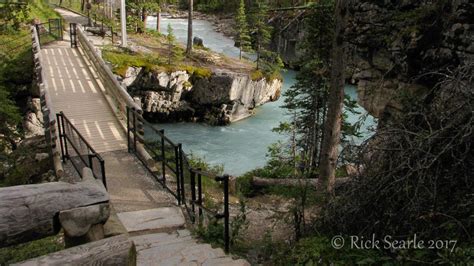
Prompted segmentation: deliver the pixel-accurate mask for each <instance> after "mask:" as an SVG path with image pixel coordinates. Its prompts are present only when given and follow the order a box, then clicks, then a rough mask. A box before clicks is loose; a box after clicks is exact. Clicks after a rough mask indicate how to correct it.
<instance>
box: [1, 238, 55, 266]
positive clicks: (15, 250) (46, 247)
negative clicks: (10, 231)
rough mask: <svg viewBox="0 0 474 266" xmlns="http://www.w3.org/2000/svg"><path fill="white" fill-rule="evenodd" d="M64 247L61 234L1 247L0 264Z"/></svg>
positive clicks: (44, 253)
mask: <svg viewBox="0 0 474 266" xmlns="http://www.w3.org/2000/svg"><path fill="white" fill-rule="evenodd" d="M62 249H64V243H62V240H61V238H60V236H52V237H47V238H43V239H40V240H36V241H31V242H28V243H25V244H19V245H16V246H11V247H7V248H1V249H0V265H9V264H12V263H17V262H20V261H24V260H28V259H32V258H35V257H39V256H43V255H46V254H49V253H53V252H56V251H60V250H62Z"/></svg>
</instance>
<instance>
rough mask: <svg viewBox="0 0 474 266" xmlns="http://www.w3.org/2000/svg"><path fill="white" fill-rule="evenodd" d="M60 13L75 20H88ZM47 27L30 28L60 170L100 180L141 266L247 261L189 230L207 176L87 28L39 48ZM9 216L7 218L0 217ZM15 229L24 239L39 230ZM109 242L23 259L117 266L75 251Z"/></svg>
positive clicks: (47, 124) (226, 210)
mask: <svg viewBox="0 0 474 266" xmlns="http://www.w3.org/2000/svg"><path fill="white" fill-rule="evenodd" d="M59 11H60V13H62V15H64V16H65V17H66V18H71V17H72V18H74V19H75V20H76V21H75V22H77V20H81V19H83V20H84V18H83V17H81V16H79V15H76V14H73V13H71V12H68V11H65V10H59ZM85 22H87V20H85ZM45 31H46V32H47V31H48V29H46V30H45V29H42V28H40V27H32V39H33V52H34V60H35V67H36V79H37V83H38V87H39V90H40V93H41V95H42V108H43V114H44V115H45V119H44V120H45V131H46V138H47V140H48V142H49V145H50V148H51V157H52V158H53V162H54V168H55V172H56V174H57V175H58V176H64V175H65V171H64V169H65V167H66V165H69V166H71V165H72V166H73V167H74V168H76V170H77V172H78V173H79V174H83V173H84V170H83V169H84V168H86V169H89V168H90V169H91V170H92V171H90V173H91V174H92V175H93V176H94V177H95V178H96V179H99V180H101V181H102V182H103V184H104V185H105V187H106V188H107V194H108V195H109V197H110V204H111V205H112V207H113V208H112V209H113V210H115V213H116V215H115V214H114V211H112V214H111V217H112V216H115V217H117V218H118V219H117V221H116V222H117V223H118V224H121V225H122V226H123V228H125V231H126V232H125V235H123V236H121V237H122V238H127V239H128V241H132V242H133V243H134V244H135V245H134V246H135V247H136V251H137V257H136V262H137V264H139V265H182V264H186V265H247V264H248V263H247V262H246V261H244V260H234V259H232V258H231V257H230V256H228V255H227V254H225V253H224V252H223V251H222V250H221V249H216V248H213V247H211V246H210V245H208V244H202V243H198V241H197V240H196V239H194V237H192V236H191V234H190V232H189V231H187V230H186V224H187V222H186V221H188V222H189V223H193V222H195V221H196V220H198V219H197V218H199V220H202V219H201V216H202V215H203V214H202V212H203V211H204V212H205V211H206V209H205V208H204V206H203V203H202V194H203V191H202V187H201V176H202V175H204V174H206V175H207V173H203V172H200V171H199V170H197V169H193V168H192V167H190V165H189V163H188V161H187V157H186V156H185V154H184V153H183V152H182V148H181V145H180V144H178V145H175V144H174V143H172V141H171V140H169V139H168V138H167V137H165V136H164V132H163V131H161V130H157V129H155V128H154V127H153V126H151V125H150V124H148V123H147V122H146V121H145V120H144V119H143V118H142V117H141V114H142V110H141V107H140V104H139V103H137V102H135V101H134V100H133V99H132V97H131V96H130V95H129V94H128V93H127V90H126V88H124V87H123V86H122V85H121V84H120V83H119V82H118V81H117V79H116V77H115V76H114V75H113V74H112V72H111V70H110V69H109V67H108V66H107V65H106V63H105V62H104V61H103V60H102V58H101V53H100V50H99V49H98V48H97V47H96V46H94V44H93V42H92V41H91V38H90V36H87V34H86V33H85V32H84V30H83V29H82V28H81V26H80V25H78V24H71V25H70V31H69V32H66V33H65V34H64V35H65V40H62V35H63V34H62V32H61V34H57V36H59V38H58V40H56V41H53V42H51V43H48V44H43V45H42V44H40V38H41V36H42V34H43V33H44V32H45ZM49 31H50V30H49ZM57 36H56V37H57ZM145 127H149V128H147V131H151V132H152V133H154V135H153V136H154V139H155V140H154V141H151V144H150V142H149V141H146V140H145V138H144V133H143V132H144V128H145ZM196 178H197V179H196ZM215 179H216V180H217V181H222V182H223V183H224V192H223V193H224V205H223V212H219V211H218V212H216V213H213V215H214V216H215V217H217V218H222V219H223V220H224V225H225V226H224V228H225V230H224V232H223V239H224V242H225V243H226V245H225V250H226V251H228V249H229V245H228V243H229V207H228V206H229V204H228V177H227V176H224V177H215ZM196 188H198V191H196ZM1 196H2V193H0V197H1ZM102 203H103V199H102ZM102 203H101V204H102ZM51 204H55V203H54V202H51ZM2 207H3V206H2V205H1V203H0V209H2ZM30 208H32V207H30ZM182 210H185V211H184V212H183V211H182ZM210 212H211V213H212V211H210ZM43 218H44V217H43ZM2 219H7V220H8V219H9V218H8V217H6V218H5V217H3V216H1V215H0V220H2ZM51 219H52V218H51ZM55 219H56V218H55ZM110 219H111V218H110ZM110 219H109V220H110ZM106 225H107V224H106ZM17 230H20V231H19V232H15V234H17V235H21V234H28V233H29V234H31V232H32V231H34V230H33V229H30V231H28V232H22V231H21V229H17ZM0 237H1V235H0ZM106 240H107V239H104V241H106ZM104 243H106V242H100V241H98V242H97V243H95V242H93V243H90V244H86V245H84V246H85V247H78V249H74V248H73V249H66V250H64V251H61V252H59V253H56V254H52V255H51V256H44V257H41V258H39V259H33V260H31V261H28V262H26V263H25V265H30V264H31V265H33V264H34V265H38V264H57V265H61V264H62V263H64V262H67V263H72V264H74V263H84V262H85V261H86V260H87V259H88V260H89V262H91V261H90V260H91V256H92V257H93V258H94V259H97V261H99V264H102V263H105V264H108V263H111V262H113V264H114V265H115V264H116V262H117V260H113V259H112V260H110V259H111V257H108V256H105V255H104V256H102V257H101V256H98V258H96V257H94V256H95V255H94V256H93V255H91V256H87V255H80V254H79V255H78V253H80V252H85V254H87V252H89V251H90V252H92V253H93V252H96V253H97V252H98V251H97V250H101V251H103V252H106V251H104V250H106V249H107V245H105V244H104ZM87 245H92V246H93V247H92V246H87ZM112 246H113V245H112ZM127 247H128V246H127ZM111 248H112V247H111ZM94 250H95V251H94ZM92 253H91V254H92ZM106 253H107V252H106ZM71 254H75V255H74V256H72V255H71ZM94 254H95V253H94ZM96 255H97V254H96ZM68 256H69V257H68ZM74 259H77V261H74ZM71 260H72V261H71ZM101 260H102V261H101ZM97 261H94V263H97Z"/></svg>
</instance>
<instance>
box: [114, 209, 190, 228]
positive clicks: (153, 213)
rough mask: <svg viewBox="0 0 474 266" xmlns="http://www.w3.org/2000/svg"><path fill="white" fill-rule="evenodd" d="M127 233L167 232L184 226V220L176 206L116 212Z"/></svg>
mask: <svg viewBox="0 0 474 266" xmlns="http://www.w3.org/2000/svg"><path fill="white" fill-rule="evenodd" d="M117 216H118V217H119V219H120V221H121V222H122V224H123V225H124V226H125V229H127V231H128V232H129V233H137V232H144V231H145V232H146V231H152V232H168V231H171V230H176V229H181V228H183V227H184V224H185V220H184V216H183V213H182V212H181V209H180V208H178V207H162V208H156V209H148V210H141V211H132V212H121V213H117Z"/></svg>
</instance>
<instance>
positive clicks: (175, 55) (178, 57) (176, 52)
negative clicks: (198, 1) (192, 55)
mask: <svg viewBox="0 0 474 266" xmlns="http://www.w3.org/2000/svg"><path fill="white" fill-rule="evenodd" d="M166 40H167V41H168V64H169V65H176V64H177V63H178V62H181V61H183V59H184V51H183V49H182V48H181V47H179V46H178V45H177V44H176V37H175V36H174V33H173V28H172V27H171V24H168V35H167V36H166Z"/></svg>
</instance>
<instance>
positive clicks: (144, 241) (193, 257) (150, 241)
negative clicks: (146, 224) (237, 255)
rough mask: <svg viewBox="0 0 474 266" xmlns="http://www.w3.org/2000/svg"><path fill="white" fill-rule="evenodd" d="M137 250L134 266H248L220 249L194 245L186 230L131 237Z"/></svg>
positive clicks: (245, 262) (199, 244) (195, 243)
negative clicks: (135, 265) (135, 264)
mask: <svg viewBox="0 0 474 266" xmlns="http://www.w3.org/2000/svg"><path fill="white" fill-rule="evenodd" d="M131 240H132V241H133V242H134V243H135V245H136V247H137V265H236V266H240V265H242V266H244V265H245V266H246V265H250V264H249V263H248V262H247V261H245V260H234V259H232V258H231V257H230V256H228V255H226V254H225V253H224V251H223V250H222V249H219V248H218V249H216V248H212V246H211V245H209V244H203V243H197V241H196V240H195V239H193V238H192V236H191V233H190V232H189V231H188V230H178V231H177V232H174V233H171V234H167V233H158V234H148V235H141V236H135V237H132V238H131Z"/></svg>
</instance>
